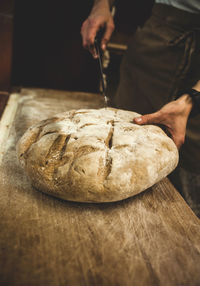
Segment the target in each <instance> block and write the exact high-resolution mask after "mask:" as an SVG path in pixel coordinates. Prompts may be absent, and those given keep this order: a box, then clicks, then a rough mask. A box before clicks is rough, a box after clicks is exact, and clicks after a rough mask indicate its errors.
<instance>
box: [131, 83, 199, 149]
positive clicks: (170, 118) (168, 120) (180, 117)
mask: <svg viewBox="0 0 200 286" xmlns="http://www.w3.org/2000/svg"><path fill="white" fill-rule="evenodd" d="M193 88H194V89H196V90H197V91H200V81H198V82H197V83H196V85H195V86H194V87H193ZM192 106H193V102H192V98H191V97H190V95H189V94H183V95H182V96H181V97H179V98H178V99H177V100H174V101H171V102H169V103H167V104H166V105H164V106H163V107H162V108H161V109H160V110H158V111H157V112H155V113H152V114H146V115H143V116H140V117H137V118H135V119H134V123H137V124H139V125H143V124H152V123H156V124H163V125H165V126H166V128H167V130H168V132H169V133H170V135H171V137H172V139H173V141H174V143H175V144H176V146H177V147H178V148H180V147H181V145H182V144H183V143H184V140H185V133H186V125H187V121H188V117H189V115H190V112H191V110H192Z"/></svg>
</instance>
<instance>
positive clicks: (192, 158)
mask: <svg viewBox="0 0 200 286" xmlns="http://www.w3.org/2000/svg"><path fill="white" fill-rule="evenodd" d="M199 79H200V15H198V14H192V13H188V12H185V11H182V10H179V9H177V8H174V7H171V6H168V5H164V4H155V5H154V7H153V11H152V16H151V17H150V19H149V20H148V21H147V22H146V23H145V25H144V26H143V27H142V28H140V29H138V31H137V32H136V34H135V35H134V36H133V39H132V40H131V41H130V44H129V47H128V50H127V52H126V54H125V56H124V57H123V60H122V64H121V69H120V83H119V87H118V91H117V94H116V97H115V99H114V104H115V106H116V107H118V108H121V109H127V110H133V111H135V112H138V113H141V114H147V113H152V112H155V111H157V110H158V109H160V108H161V107H162V106H163V105H164V104H166V103H167V102H169V101H171V100H173V99H174V98H175V96H176V94H177V93H178V92H179V91H180V90H181V89H184V88H188V87H192V86H193V85H194V84H195V83H196V82H197V81H198V80H199ZM194 178H195V179H194ZM171 180H172V182H173V183H174V185H175V186H176V187H177V189H178V190H179V191H180V193H182V195H183V196H184V198H185V199H186V200H187V202H188V204H190V206H191V208H192V209H193V210H194V211H195V213H196V214H197V215H200V115H198V116H196V117H195V118H193V119H189V120H188V124H187V132H186V139H185V143H184V145H183V146H182V148H181V150H180V161H179V166H178V168H177V169H176V170H175V172H174V173H173V174H172V175H171ZM193 184H194V185H193Z"/></svg>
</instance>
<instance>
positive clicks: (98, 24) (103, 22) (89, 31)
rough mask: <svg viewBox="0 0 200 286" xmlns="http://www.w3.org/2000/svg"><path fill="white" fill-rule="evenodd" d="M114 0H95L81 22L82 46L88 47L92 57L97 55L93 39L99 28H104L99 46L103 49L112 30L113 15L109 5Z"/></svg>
mask: <svg viewBox="0 0 200 286" xmlns="http://www.w3.org/2000/svg"><path fill="white" fill-rule="evenodd" d="M113 3H114V0H95V1H94V5H93V8H92V10H91V13H90V15H89V17H88V18H87V19H86V20H85V21H84V22H83V24H82V27H81V35H82V40H83V47H84V48H86V49H88V50H89V51H90V52H91V54H92V55H93V57H94V58H96V57H97V55H96V51H95V48H94V39H95V36H96V34H97V32H98V31H99V29H100V28H104V29H105V32H104V35H103V36H102V39H101V48H102V50H105V48H106V44H107V42H108V41H109V39H110V37H111V35H112V32H113V30H114V22H113V17H112V15H111V12H110V7H111V6H112V4H113Z"/></svg>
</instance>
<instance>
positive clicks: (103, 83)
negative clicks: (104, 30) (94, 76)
mask: <svg viewBox="0 0 200 286" xmlns="http://www.w3.org/2000/svg"><path fill="white" fill-rule="evenodd" d="M94 45H95V49H96V53H97V55H98V62H99V70H100V77H101V82H102V94H103V97H104V105H105V107H107V106H108V97H107V96H106V88H105V82H104V76H103V67H102V58H101V54H100V49H99V44H98V41H97V39H95V41H94Z"/></svg>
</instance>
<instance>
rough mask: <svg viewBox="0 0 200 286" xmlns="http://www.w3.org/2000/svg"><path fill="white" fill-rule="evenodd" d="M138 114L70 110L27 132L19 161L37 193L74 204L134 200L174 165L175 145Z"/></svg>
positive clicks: (21, 145) (102, 110)
mask: <svg viewBox="0 0 200 286" xmlns="http://www.w3.org/2000/svg"><path fill="white" fill-rule="evenodd" d="M138 115H139V114H137V113H134V112H129V111H124V110H119V109H112V108H106V109H104V108H103V109H96V110H95V109H82V110H71V111H69V112H65V113H62V114H58V115H57V116H55V117H53V118H50V119H47V120H44V121H41V122H39V123H38V124H36V125H34V126H32V127H30V128H29V129H28V130H27V131H26V133H25V134H24V135H23V136H22V138H21V139H20V141H19V142H18V145H17V153H18V158H19V160H20V162H21V164H22V166H23V167H24V169H25V171H26V173H27V175H28V176H29V178H30V180H31V182H32V184H33V186H34V187H36V188H37V189H38V190H40V191H42V192H45V193H48V194H50V195H53V196H56V197H59V198H62V199H65V200H71V201H79V202H110V201H118V200H121V199H125V198H128V197H130V196H133V195H136V194H138V193H140V192H141V191H143V190H145V189H147V188H149V187H151V186H152V185H153V184H155V183H156V182H158V181H160V180H161V179H162V178H164V177H166V176H167V175H168V174H169V173H170V172H171V171H172V170H173V169H174V168H175V167H176V165H177V163H178V150H177V148H176V146H175V144H174V142H173V141H172V140H171V139H170V138H169V137H168V136H167V135H166V134H165V133H164V132H163V131H162V129H161V128H159V127H157V126H154V125H143V126H139V125H136V124H134V123H133V118H134V117H136V116H138Z"/></svg>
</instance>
